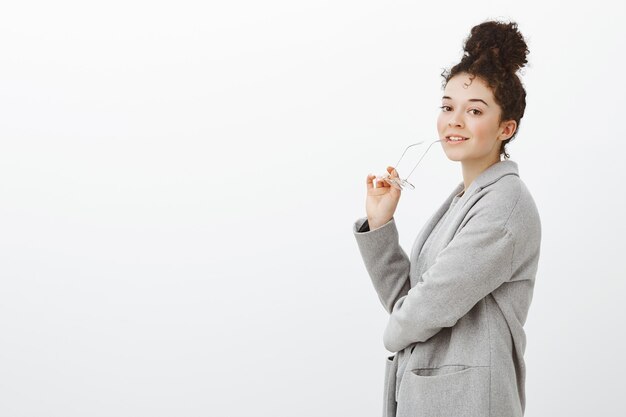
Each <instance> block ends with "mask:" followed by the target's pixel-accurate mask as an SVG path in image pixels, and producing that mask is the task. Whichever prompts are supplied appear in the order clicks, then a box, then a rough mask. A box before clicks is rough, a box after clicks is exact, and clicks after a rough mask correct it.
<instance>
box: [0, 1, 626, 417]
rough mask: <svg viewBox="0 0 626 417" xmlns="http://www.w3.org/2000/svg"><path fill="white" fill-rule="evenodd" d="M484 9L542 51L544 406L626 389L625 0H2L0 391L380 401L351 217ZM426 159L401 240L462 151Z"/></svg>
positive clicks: (426, 128)
mask: <svg viewBox="0 0 626 417" xmlns="http://www.w3.org/2000/svg"><path fill="white" fill-rule="evenodd" d="M487 19H504V20H513V21H516V22H517V23H518V25H519V28H520V30H521V31H522V33H523V34H524V36H525V37H526V40H527V43H528V45H529V49H530V55H529V65H528V66H527V67H526V69H525V70H524V72H523V74H522V80H523V82H524V85H525V86H526V89H527V93H528V96H527V109H526V113H525V116H524V118H523V119H522V123H521V125H520V130H519V133H518V136H517V137H516V139H515V140H514V141H513V142H511V143H510V145H509V147H508V149H509V153H510V155H511V159H512V160H514V161H516V162H517V163H518V165H519V170H520V176H521V178H522V179H523V180H524V181H525V183H526V184H527V186H528V188H529V189H530V191H531V193H532V194H533V197H534V198H535V201H536V203H537V206H538V209H539V211H540V214H541V221H542V226H543V241H542V252H541V260H540V264H539V272H538V275H537V280H536V287H535V293H534V298H533V303H532V305H531V309H530V312H529V317H528V321H527V322H526V325H525V329H526V333H527V338H528V339H527V349H526V354H525V359H526V364H527V382H526V390H527V409H526V411H527V413H526V415H527V416H528V417H540V416H548V415H550V416H556V415H559V416H570V417H574V416H589V415H603V416H616V415H621V414H620V413H622V412H623V410H622V408H621V403H622V401H621V395H622V391H623V375H624V372H625V371H626V366H625V365H624V361H623V360H622V356H623V355H622V354H623V352H624V341H625V339H624V327H625V324H626V323H625V322H626V320H625V319H626V309H625V308H624V301H623V297H624V293H625V290H626V267H625V266H624V265H625V264H624V254H623V251H624V242H623V238H624V234H625V233H626V220H624V213H626V203H625V200H626V198H625V197H624V196H625V192H624V180H625V179H626V178H625V175H624V171H623V168H622V167H623V160H624V157H623V154H624V143H625V139H624V135H625V133H626V132H625V130H624V129H625V127H624V123H623V122H624V116H625V114H624V110H625V105H624V97H626V87H625V86H626V83H625V82H624V81H623V80H622V78H621V70H622V68H623V66H624V63H625V60H624V54H623V51H624V50H626V31H625V30H624V25H623V22H624V21H625V19H626V13H625V9H624V5H620V3H619V2H610V1H596V2H593V3H592V4H589V5H587V6H586V8H578V7H575V6H574V5H573V4H571V3H568V2H565V1H559V2H503V1H498V2H492V1H481V0H478V1H474V2H471V3H468V2H460V1H448V2H443V3H441V2H440V3H435V2H430V3H428V4H424V3H419V2H407V1H401V2H383V1H376V2H373V1H307V2H300V1H282V2H280V1H268V2H255V1H235V2H221V3H218V2H208V3H207V2H201V1H195V2H190V1H182V2H173V1H170V2H163V1H161V2H148V1H136V0H125V1H113V2H106V3H105V2H101V3H98V4H96V3H93V2H78V1H74V2H71V1H64V0H62V1H59V2H43V1H39V2H37V1H24V2H14V3H8V2H4V3H3V5H2V8H1V9H0V145H1V147H0V415H2V416H12V417H13V416H15V417H18V416H46V417H53V416H59V417H61V416H62V417H72V416H94V417H95V416H111V415H115V416H138V415H150V416H188V417H191V416H218V415H219V416H271V417H277V416H285V417H291V416H299V417H307V416H379V415H381V411H382V388H383V385H382V384H383V371H384V360H385V357H386V356H387V355H388V354H389V352H387V351H386V350H385V349H384V347H383V344H382V333H383V330H384V327H385V325H386V321H387V314H386V313H385V311H384V310H383V308H382V306H381V305H380V303H379V301H378V298H377V296H376V294H375V292H374V290H373V287H372V285H371V283H370V279H369V277H368V275H367V272H366V270H365V267H364V265H363V262H362V259H361V258H360V254H359V252H358V248H357V245H356V241H355V239H354V237H353V235H352V224H353V222H354V221H355V220H356V219H357V218H359V217H363V216H365V205H364V203H365V178H366V176H367V174H368V173H370V172H372V173H377V174H382V173H383V172H384V170H385V167H386V166H387V165H393V164H394V163H395V162H396V161H397V158H399V156H400V154H401V152H402V150H403V149H404V148H405V147H406V146H407V145H408V144H410V143H414V142H416V141H418V140H425V141H432V140H436V139H437V138H438V137H437V130H436V119H437V114H438V112H439V111H440V110H439V106H440V105H441V95H442V88H441V82H442V80H443V78H442V77H441V72H442V71H443V69H444V68H449V67H450V66H451V65H453V64H455V63H457V62H458V61H459V59H460V58H461V53H462V46H463V41H464V39H465V38H466V37H467V35H468V34H469V31H470V29H471V27H472V26H474V25H476V24H478V23H480V22H482V21H483V20H487ZM413 157H415V155H413ZM413 160H414V159H413ZM412 179H413V180H414V182H415V184H416V190H413V191H406V192H403V194H402V198H401V200H400V204H399V206H398V210H397V212H396V220H397V223H398V227H399V231H400V239H401V244H402V245H403V247H404V248H405V250H406V251H407V252H408V251H410V248H411V245H412V244H413V240H414V239H415V237H416V235H417V232H418V231H419V229H420V228H421V226H422V225H423V223H424V222H425V221H426V220H427V218H428V217H429V216H430V215H431V214H432V212H433V211H434V210H435V209H436V208H437V207H438V206H439V205H440V204H441V203H442V201H443V199H444V198H445V197H446V196H447V195H448V194H449V193H450V192H451V190H452V189H453V188H454V186H455V185H456V184H458V183H459V182H460V181H461V180H462V176H461V168H460V165H459V163H457V162H451V161H449V160H448V159H447V158H446V157H445V155H444V153H443V151H442V149H441V147H440V146H433V147H432V148H431V149H430V151H429V153H428V154H427V155H426V157H425V158H424V160H423V161H422V163H421V165H420V166H419V167H418V169H417V170H416V171H415V173H414V174H413V176H412Z"/></svg>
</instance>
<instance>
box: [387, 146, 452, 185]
mask: <svg viewBox="0 0 626 417" xmlns="http://www.w3.org/2000/svg"><path fill="white" fill-rule="evenodd" d="M443 140H444V139H437V140H436V141H434V142H433V143H431V144H430V145H428V148H426V150H425V151H424V153H423V154H422V156H421V157H420V159H419V160H418V161H417V163H416V164H415V166H414V167H413V169H412V170H411V172H409V175H407V176H406V177H405V178H404V179H402V178H400V177H397V178H396V177H393V178H392V177H391V174H387V175H385V176H384V177H377V179H382V180H383V181H385V182H386V183H387V184H389V185H391V186H392V187H395V188H397V189H398V190H403V189H405V188H408V189H410V190H414V189H415V186H414V185H413V184H411V183H410V182H409V177H410V176H411V174H413V171H415V168H417V166H418V165H419V164H420V162H422V159H424V156H426V153H427V152H428V150H429V149H430V147H431V146H433V145H434V144H435V143H437V142H442V141H443ZM422 143H424V141H423V140H422V141H420V142H417V143H413V144H411V145H409V146H407V147H406V149H405V150H404V152H402V155H401V156H400V159H398V162H396V164H395V165H394V167H393V169H396V167H397V166H398V164H400V161H402V158H404V154H406V151H408V150H409V148H411V147H413V146H417V145H421V144H422Z"/></svg>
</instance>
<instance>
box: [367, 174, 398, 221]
mask: <svg viewBox="0 0 626 417" xmlns="http://www.w3.org/2000/svg"><path fill="white" fill-rule="evenodd" d="M387 172H389V174H391V177H394V178H398V172H397V171H396V170H395V169H394V168H393V167H387ZM375 178H376V175H368V176H367V198H366V199H365V211H366V213H367V221H368V223H369V226H370V230H374V229H377V228H379V227H381V226H383V225H384V224H385V223H387V222H388V221H389V220H391V218H392V217H393V214H394V213H395V211H396V207H397V206H398V201H400V194H401V191H400V190H398V189H397V188H396V187H392V186H391V185H389V184H387V183H386V182H385V181H384V180H382V179H381V180H379V181H376V187H374V179H375Z"/></svg>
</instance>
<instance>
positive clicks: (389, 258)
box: [352, 217, 411, 313]
mask: <svg viewBox="0 0 626 417" xmlns="http://www.w3.org/2000/svg"><path fill="white" fill-rule="evenodd" d="M366 223H367V217H363V218H360V219H358V220H357V221H356V222H355V223H354V225H353V228H352V230H353V233H354V236H355V238H356V241H357V244H358V247H359V250H360V252H361V256H362V258H363V262H364V263H365V269H366V270H367V272H368V274H369V276H370V279H371V280H372V284H373V285H374V289H375V290H376V293H377V294H378V298H379V299H380V302H381V303H382V305H383V307H384V308H385V310H386V311H387V312H388V313H391V309H392V308H393V306H394V304H396V301H397V300H398V299H399V298H400V297H402V296H404V295H406V294H407V293H408V291H409V289H410V288H411V281H410V279H409V272H410V261H409V257H408V256H407V255H406V253H405V252H404V250H403V249H402V247H401V246H400V243H399V236H398V229H397V228H396V223H395V219H394V218H391V220H389V221H388V222H387V223H385V224H384V225H382V226H381V227H379V228H377V229H374V230H369V227H368V225H367V224H366Z"/></svg>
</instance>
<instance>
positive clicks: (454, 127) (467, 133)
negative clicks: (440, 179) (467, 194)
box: [437, 72, 516, 166]
mask: <svg viewBox="0 0 626 417" xmlns="http://www.w3.org/2000/svg"><path fill="white" fill-rule="evenodd" d="M470 82H471V84H470V85H469V87H467V88H465V86H464V85H463V84H464V83H466V84H469V83H470ZM441 104H442V107H441V113H439V118H438V119H437V130H438V131H439V139H441V140H442V142H441V144H442V146H443V149H444V152H445V153H446V156H447V157H448V159H450V160H453V161H462V162H466V163H470V164H472V165H474V164H478V165H480V166H487V165H491V164H493V163H496V162H498V161H499V160H500V144H501V143H502V142H501V141H502V140H506V139H508V138H509V137H511V136H512V135H513V133H514V132H515V126H516V123H515V121H513V120H511V121H509V122H508V123H505V122H503V123H501V124H500V125H498V119H499V117H500V113H501V109H500V106H499V105H498V104H497V103H496V102H495V99H494V97H493V93H492V91H491V89H490V88H489V86H488V85H487V84H486V83H485V82H484V81H483V80H482V79H481V78H479V77H475V78H474V79H473V80H471V81H470V75H469V74H467V73H464V72H463V73H459V74H457V75H455V76H454V77H452V78H451V79H450V80H449V81H448V84H447V85H446V88H445V91H444V94H443V98H442V102H441ZM455 135H456V136H462V137H464V138H467V140H463V141H460V142H452V141H450V139H449V136H455Z"/></svg>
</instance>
